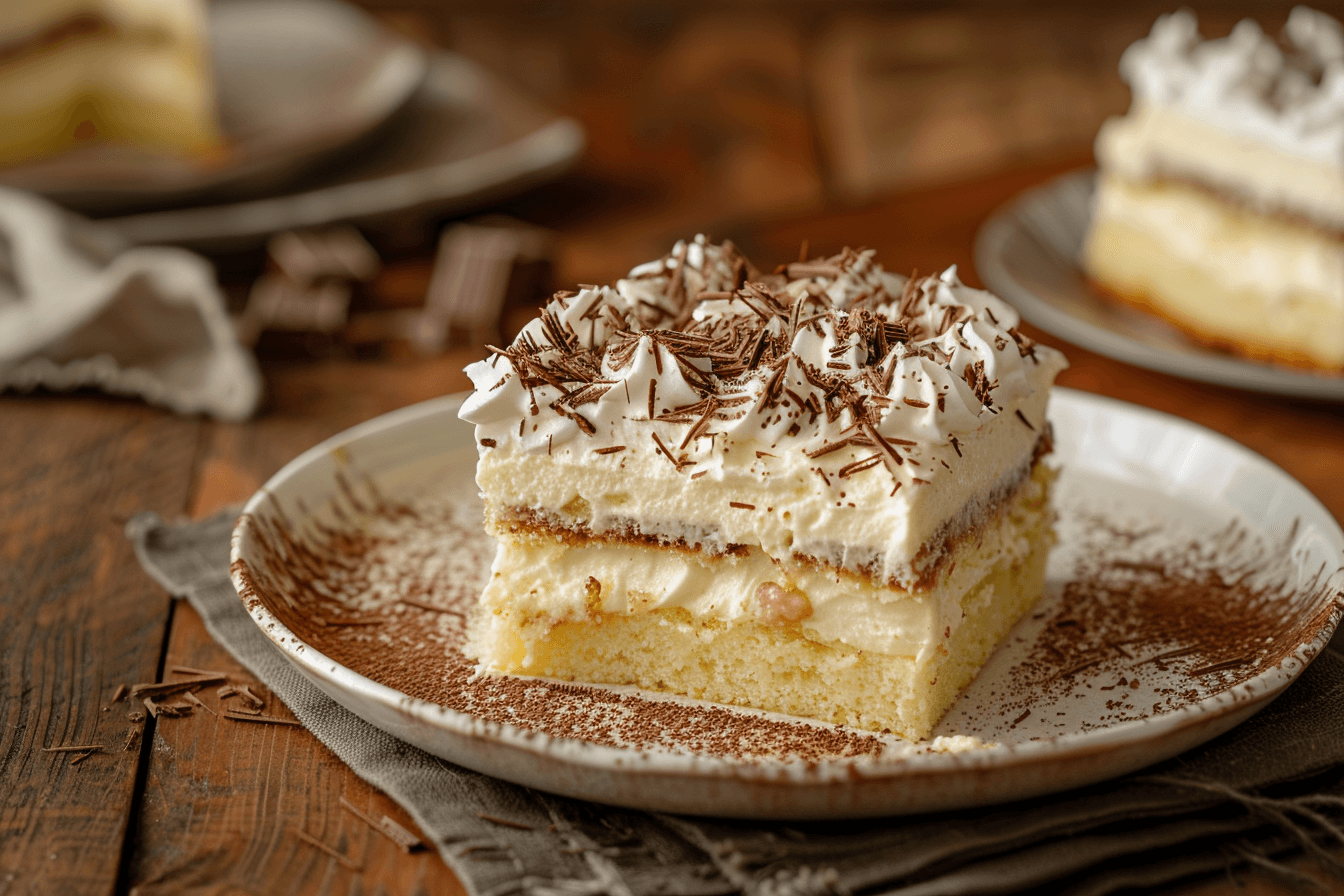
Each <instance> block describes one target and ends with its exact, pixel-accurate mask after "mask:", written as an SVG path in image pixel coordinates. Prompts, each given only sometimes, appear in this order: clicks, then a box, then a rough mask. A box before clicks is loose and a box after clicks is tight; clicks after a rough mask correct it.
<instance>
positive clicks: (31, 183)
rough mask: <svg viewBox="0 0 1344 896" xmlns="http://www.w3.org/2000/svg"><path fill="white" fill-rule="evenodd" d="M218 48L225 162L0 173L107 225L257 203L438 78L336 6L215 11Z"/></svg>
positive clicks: (82, 151) (214, 49) (123, 150)
mask: <svg viewBox="0 0 1344 896" xmlns="http://www.w3.org/2000/svg"><path fill="white" fill-rule="evenodd" d="M210 43H211V47H210V49H211V56H212V64H213V67H214V79H215V99H216V106H217V109H218V113H219V121H220V129H221V131H222V132H223V136H224V139H225V144H226V150H225V154H224V155H223V156H222V157H220V158H211V159H210V160H208V161H207V162H196V161H193V160H184V159H179V158H176V157H164V156H163V155H161V154H157V153H153V152H149V151H145V150H136V149H135V148H133V147H127V146H122V145H118V144H114V143H101V144H97V145H94V146H88V147H82V148H78V149H75V150H72V151H70V152H66V153H62V154H61V155H59V156H56V157H53V158H51V159H44V160H41V161H38V162H33V163H30V164H27V165H24V166H22V167H15V168H9V169H6V170H3V171H0V182H3V183H5V184H7V185H9V186H14V187H20V188H22V189H27V190H32V191H34V192H37V193H42V194H44V195H46V196H47V197H48V198H50V199H53V200H55V201H56V202H58V203H60V204H62V205H64V206H66V207H68V208H72V209H76V210H78V211H82V212H90V213H102V214H107V213H111V212H115V211H118V210H122V211H124V210H128V209H131V208H136V207H138V208H145V207H149V206H164V205H174V204H183V203H186V202H200V201H203V200H206V199H209V198H211V197H214V198H215V199H218V198H220V197H221V196H225V195H227V196H230V197H236V196H239V195H241V194H243V193H250V194H253V195H255V194H257V193H258V192H261V191H265V190H270V189H275V188H277V187H278V186H280V185H282V184H285V183H287V182H290V181H292V180H294V178H295V177H296V176H298V175H301V174H303V173H304V172H306V171H308V170H309V169H311V168H313V167H314V166H315V165H317V164H318V163H320V162H322V161H324V160H326V159H327V158H328V157H329V156H330V155H331V154H332V153H333V152H335V151H338V150H340V149H341V148H343V147H346V146H348V145H350V144H352V143H354V142H355V141H357V140H358V139H359V138H361V137H363V136H365V135H366V134H368V133H369V132H371V131H373V130H374V129H375V128H377V127H378V125H380V124H382V123H383V122H384V121H386V120H387V119H388V118H389V117H390V116H391V115H392V114H393V113H394V112H396V111H397V110H398V109H399V108H401V107H402V106H403V105H405V104H406V102H407V101H408V100H409V99H410V98H411V96H412V95H413V94H414V93H415V92H416V90H417V88H419V86H420V84H421V82H422V81H423V80H424V79H425V73H426V72H427V70H428V59H427V57H426V54H425V52H424V51H423V50H421V49H420V48H419V47H416V46H415V45H413V44H411V43H409V42H408V41H406V40H403V39H402V38H400V37H398V36H396V35H394V34H392V33H391V32H389V31H388V30H387V29H385V28H383V27H382V26H381V25H379V24H378V22H377V21H376V20H374V19H373V18H372V17H371V16H369V15H367V14H366V13H364V12H362V11H360V10H359V9H356V8H355V7H353V6H350V5H348V4H345V3H338V2H334V0H280V2H276V0H215V2H213V3H211V5H210Z"/></svg>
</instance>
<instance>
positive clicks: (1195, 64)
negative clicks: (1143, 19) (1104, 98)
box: [1120, 6, 1344, 169]
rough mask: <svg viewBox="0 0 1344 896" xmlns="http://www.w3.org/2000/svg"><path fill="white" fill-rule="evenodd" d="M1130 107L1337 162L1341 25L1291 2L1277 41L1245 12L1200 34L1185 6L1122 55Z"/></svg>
mask: <svg viewBox="0 0 1344 896" xmlns="http://www.w3.org/2000/svg"><path fill="white" fill-rule="evenodd" d="M1120 74H1121V76H1122V77H1123V78H1124V79H1125V80H1126V81H1127V82H1128V83H1129V85H1130V88H1131V89H1132V90H1133V93H1134V101H1135V106H1136V107H1137V106H1143V105H1155V106H1163V107H1168V108H1171V109H1173V110H1176V111H1178V112H1180V113H1182V114H1184V115H1188V116H1190V117H1192V118H1196V119H1199V120H1201V121H1203V122H1205V123H1207V124H1209V125H1212V126H1214V127H1216V128H1218V129H1220V130H1223V131H1226V132H1228V133H1230V134H1234V135H1237V136H1238V137H1240V138H1242V139H1246V140H1250V141H1254V142H1259V143H1263V144H1267V145H1270V146H1273V147H1274V148H1275V149H1277V150H1278V151H1280V152H1283V153H1287V154H1289V155H1292V156H1296V157H1298V158H1301V159H1307V160H1310V161H1313V162H1316V163H1319V164H1321V165H1326V166H1329V167H1331V168H1333V169H1340V168H1341V167H1344V29H1341V26H1340V23H1339V22H1338V21H1336V20H1335V19H1333V18H1331V17H1330V16H1328V15H1326V14H1325V13H1322V12H1317V11H1315V10H1311V9H1307V8H1306V7H1301V6H1299V7H1297V8H1296V9H1294V10H1293V11H1292V13H1291V14H1290V15H1289V17H1288V22H1287V24H1286V25H1285V27H1284V30H1283V41H1282V46H1281V45H1280V44H1279V43H1278V42H1276V41H1274V40H1273V39H1271V38H1270V37H1269V36H1268V35H1266V34H1265V33H1264V32H1263V31H1262V30H1261V28H1260V26H1259V25H1258V24H1256V23H1255V22H1254V21H1252V20H1250V19H1246V20H1244V21H1242V22H1240V23H1239V24H1238V25H1237V26H1236V27H1235V28H1234V29H1233V30H1232V33H1231V34H1229V35H1228V36H1227V37H1225V38H1219V39H1216V40H1203V39H1202V38H1201V36H1200V34H1199V26H1198V23H1197V21H1196V19H1195V16H1194V15H1193V14H1192V13H1190V12H1188V11H1184V10H1183V11H1181V12H1176V13H1172V14H1169V15H1164V16H1162V17H1161V18H1159V19H1158V20H1157V22H1156V23H1155V24H1154V25H1153V29H1152V32H1151V33H1150V34H1149V36H1148V37H1147V38H1146V39H1143V40H1140V41H1138V42H1136V43H1135V44H1133V45H1132V46H1130V47H1129V48H1128V49H1127V50H1126V51H1125V53H1124V55H1123V56H1122V57H1121V59H1120Z"/></svg>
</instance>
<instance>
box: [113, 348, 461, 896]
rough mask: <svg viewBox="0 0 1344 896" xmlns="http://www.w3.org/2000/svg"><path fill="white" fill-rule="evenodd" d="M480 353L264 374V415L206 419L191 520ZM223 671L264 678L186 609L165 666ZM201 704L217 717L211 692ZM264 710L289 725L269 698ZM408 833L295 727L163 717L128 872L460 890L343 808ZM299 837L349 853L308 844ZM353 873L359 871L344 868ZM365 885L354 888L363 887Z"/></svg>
mask: <svg viewBox="0 0 1344 896" xmlns="http://www.w3.org/2000/svg"><path fill="white" fill-rule="evenodd" d="M481 354H482V350H479V349H464V350H461V351H458V352H454V353H452V354H449V355H445V356H443V357H440V358H436V359H432V360H425V361H415V362H407V363H394V362H379V363H368V362H355V361H326V362H308V363H302V364H299V363H294V364H273V365H270V366H269V367H268V369H267V385H268V389H269V394H268V404H267V412H266V413H265V414H263V415H262V416H261V417H259V418H257V419H256V420H254V421H252V422H249V423H244V424H228V425H224V424H212V425H211V426H210V428H209V431H208V433H207V435H206V437H205V442H204V445H205V447H204V450H203V452H202V457H201V463H200V470H201V474H200V476H199V482H198V485H197V488H196V490H195V493H194V495H193V497H192V500H191V508H192V510H191V512H192V514H193V515H196V516H199V515H204V514H208V513H212V512H214V511H215V510H218V509H219V508H221V507H224V506H227V505H228V504H231V503H237V502H240V501H243V500H245V499H246V498H248V497H250V496H251V494H252V492H254V491H255V490H256V488H257V487H258V486H259V485H260V484H261V483H262V482H264V481H265V480H266V479H267V478H268V477H269V476H270V475H271V474H272V473H274V472H275V471H276V470H277V469H279V468H280V467H281V466H283V465H284V464H285V463H287V462H288V461H289V460H291V459H292V458H293V457H294V456H296V455H298V454H299V453H301V452H302V451H304V450H305V449H307V448H309V447H311V446H312V445H314V444H316V443H317V442H319V441H321V440H322V439H325V438H327V437H328V436H330V435H333V434H335V433H337V432H339V431H341V430H343V429H346V428H348V427H350V426H353V425H354V424H356V423H359V422H362V421H364V420H367V419H370V418H372V417H375V416H377V415H379V414H381V413H385V412H387V411H390V410H394V409H396V408H398V407H402V406H405V405H407V404H412V403H414V402H417V401H422V400H426V399H429V398H434V397H437V396H439V395H444V394H448V393H451V392H455V391H459V390H461V389H464V388H467V387H468V386H469V385H470V384H469V382H468V380H467V378H466V375H465V374H463V373H462V367H463V366H465V365H466V364H467V363H470V362H471V361H473V360H476V358H477V357H479V356H480V355H481ZM174 665H179V666H185V667H189V668H194V669H210V670H221V671H225V672H227V673H229V675H230V676H231V681H237V682H239V683H243V682H246V683H250V684H251V685H252V689H253V690H254V691H256V692H257V693H258V694H262V693H263V689H262V688H261V686H260V684H259V683H257V682H256V680H255V679H253V678H252V677H251V676H250V675H247V674H246V673H245V672H243V670H242V668H241V667H240V666H239V665H238V664H237V663H236V662H234V661H233V659H232V658H231V657H230V656H229V655H228V654H227V653H226V652H225V651H224V650H223V648H221V647H220V646H219V645H217V644H215V643H214V642H213V641H212V640H211V639H210V636H209V635H208V634H207V633H206V631H205V629H204V627H203V626H202V624H201V622H200V619H199V617H198V616H197V615H196V614H195V612H194V611H192V610H191V608H190V607H189V606H185V605H183V606H179V608H178V610H177V613H176V615H175V617H174V620H173V630H172V635H171V638H170V640H169V644H168V649H167V658H166V661H165V668H171V667H172V666H174ZM198 696H199V697H200V699H201V700H202V701H203V702H205V703H206V704H207V705H208V706H209V707H210V708H211V709H214V710H216V711H217V712H218V711H220V710H221V709H225V708H233V706H232V704H233V701H229V704H228V705H227V706H223V707H222V706H220V705H219V700H218V699H217V697H216V695H215V693H214V691H213V689H205V690H202V691H201V692H200V693H199V694H198ZM267 699H268V703H267V706H266V707H265V710H264V711H265V712H266V713H267V714H276V715H282V716H284V717H286V718H290V716H289V714H288V712H287V711H286V710H284V708H283V706H282V705H281V704H280V703H279V701H278V700H274V699H272V698H270V697H269V695H267ZM342 798H344V799H346V800H348V801H350V802H352V803H353V804H355V805H356V806H358V807H359V808H361V809H363V810H365V811H366V812H367V813H369V814H372V815H374V816H375V817H378V818H381V817H382V816H383V815H384V814H386V815H388V816H390V817H391V818H393V819H394V820H395V821H397V822H399V823H400V824H402V825H403V826H406V827H410V828H413V825H412V823H411V821H410V819H409V817H407V816H406V814H405V813H404V812H402V811H401V809H400V808H398V807H397V806H396V805H395V804H394V803H393V802H392V801H391V800H390V799H388V798H387V797H385V796H383V795H382V794H381V793H379V792H377V791H375V790H374V789H373V788H371V787H369V786H368V785H367V784H365V783H363V782H362V781H360V780H359V779H358V778H357V777H356V776H355V775H354V773H353V772H351V771H350V770H349V769H348V768H347V767H346V766H345V765H344V764H343V763H341V762H340V760H338V759H337V758H336V757H335V755H334V754H332V753H331V752H330V751H329V750H327V749H326V747H324V746H322V745H321V744H320V743H319V742H318V741H317V739H316V738H315V737H313V736H312V735H311V734H310V733H309V732H308V731H306V730H304V729H302V728H291V727H289V726H279V725H255V724H245V723H241V722H236V721H232V720H230V719H228V718H226V717H223V716H218V717H217V716H213V715H211V714H210V713H209V712H203V711H201V710H199V709H197V710H196V711H195V712H194V713H193V714H192V715H190V716H187V717H184V718H172V719H161V720H160V721H159V724H158V726H157V730H156V733H155V740H154V749H153V752H152V753H151V760H150V764H149V771H148V781H147V787H146V791H145V799H144V803H143V806H142V811H141V814H140V817H139V819H138V823H139V836H138V838H137V844H136V848H135V852H134V854H133V855H132V857H131V861H130V865H129V868H128V873H127V880H128V881H129V883H130V885H131V886H133V887H135V888H136V891H137V892H138V893H140V894H142V896H149V894H158V893H164V894H167V893H177V892H181V891H182V890H184V889H187V888H201V889H204V890H207V891H211V892H218V891H228V890H229V888H237V889H238V890H241V891H248V892H262V891H264V890H266V889H267V887H268V885H270V884H273V883H274V882H275V881H281V880H283V881H284V882H285V886H286V891H287V892H291V893H295V894H303V893H319V892H328V891H329V890H330V889H331V888H333V887H336V888H338V889H339V890H340V891H341V892H377V891H378V888H379V887H380V886H381V887H383V888H384V889H385V890H386V891H387V892H398V893H401V892H430V893H449V894H453V893H461V892H463V891H462V890H461V887H460V884H458V882H457V880H456V878H455V877H454V876H453V875H452V873H451V872H450V871H449V870H448V868H447V866H446V865H444V864H443V861H442V860H441V859H440V858H439V856H438V854H437V852H435V851H434V850H432V849H431V850H425V851H421V852H417V853H413V854H407V853H405V852H403V851H402V850H401V849H400V848H399V847H398V846H397V845H396V844H394V843H392V842H391V841H390V840H388V839H387V838H386V837H384V836H383V835H381V834H379V833H377V832H374V831H371V830H369V828H368V825H367V824H365V823H364V822H362V821H360V820H359V819H358V818H356V817H355V816H354V815H353V814H352V813H350V812H349V811H347V810H345V809H344V808H343V807H342V806H341V802H340V801H341V799H342ZM301 831H302V832H305V833H306V834H308V835H311V836H312V837H314V838H317V839H318V840H320V841H321V842H322V843H323V844H325V845H327V846H330V847H332V848H333V849H335V850H337V851H338V852H340V853H341V854H342V855H344V856H346V857H348V858H347V859H344V860H343V859H337V858H335V857H333V856H331V855H329V854H327V853H324V852H323V851H322V850H321V849H320V848H318V847H316V846H314V845H312V844H311V843H308V842H306V841H305V840H304V839H303V838H302V837H301V836H300V834H299V832H301ZM352 865H354V866H358V868H355V867H350V866H352ZM361 887H362V889H360V888H361Z"/></svg>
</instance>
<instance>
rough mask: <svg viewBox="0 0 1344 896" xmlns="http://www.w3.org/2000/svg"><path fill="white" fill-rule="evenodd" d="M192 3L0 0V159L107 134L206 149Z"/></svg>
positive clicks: (207, 87) (203, 61)
mask: <svg viewBox="0 0 1344 896" xmlns="http://www.w3.org/2000/svg"><path fill="white" fill-rule="evenodd" d="M206 25H207V17H206V10H205V5H204V3H203V2H202V0H5V2H4V3H0V166H3V165H13V164H17V163H20V162H26V161H30V160H33V159H37V158H40V157H42V156H47V155H51V154H54V153H57V152H60V151H61V150H64V149H68V148H70V147H72V146H76V145H79V144H83V143H89V142H93V141H100V140H110V141H116V142H120V143H127V144H132V145H135V146H140V147H146V148H149V149H153V150H158V151H162V152H167V153H170V154H174V155H196V154H200V153H204V152H207V151H210V150H212V149H214V148H216V147H217V146H218V145H219V142H220V137H219V131H218V126H217V124H216V120H215V97H214V85H213V81H212V78H211V67H210V56H209V46H208V42H207V40H206Z"/></svg>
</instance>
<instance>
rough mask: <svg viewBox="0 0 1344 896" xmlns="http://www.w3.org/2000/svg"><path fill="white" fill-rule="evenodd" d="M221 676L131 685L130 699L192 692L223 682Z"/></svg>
mask: <svg viewBox="0 0 1344 896" xmlns="http://www.w3.org/2000/svg"><path fill="white" fill-rule="evenodd" d="M224 679H225V676H223V675H203V676H200V677H197V678H188V679H184V680H182V681H163V682H159V683H158V684H136V685H131V697H132V698H133V699H139V698H142V697H170V696H172V695H173V694H180V693H182V692H183V691H193V690H195V689H196V688H199V687H204V686H205V685H207V684H218V683H219V682H221V681H224Z"/></svg>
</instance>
